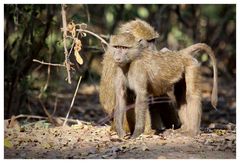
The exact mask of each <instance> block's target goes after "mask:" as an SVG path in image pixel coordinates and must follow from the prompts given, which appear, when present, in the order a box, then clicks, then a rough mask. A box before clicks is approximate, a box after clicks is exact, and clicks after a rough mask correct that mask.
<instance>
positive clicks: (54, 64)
mask: <svg viewBox="0 0 240 163" xmlns="http://www.w3.org/2000/svg"><path fill="white" fill-rule="evenodd" d="M33 62H37V63H41V64H43V65H49V66H58V67H65V65H63V64H58V63H47V62H44V61H39V60H37V59H33Z"/></svg>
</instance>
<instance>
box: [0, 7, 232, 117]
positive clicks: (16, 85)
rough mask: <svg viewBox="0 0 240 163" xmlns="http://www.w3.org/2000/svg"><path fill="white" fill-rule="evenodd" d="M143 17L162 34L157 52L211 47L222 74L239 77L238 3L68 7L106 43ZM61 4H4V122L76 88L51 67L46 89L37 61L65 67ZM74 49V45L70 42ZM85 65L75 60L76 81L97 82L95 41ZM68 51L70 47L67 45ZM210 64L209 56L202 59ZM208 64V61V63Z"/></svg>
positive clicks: (86, 46) (87, 46)
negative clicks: (121, 26)
mask: <svg viewBox="0 0 240 163" xmlns="http://www.w3.org/2000/svg"><path fill="white" fill-rule="evenodd" d="M135 18H141V19H143V20H146V21H147V22H149V23H150V24H151V25H152V26H154V28H155V29H156V30H157V31H158V32H159V33H160V38H159V40H158V48H159V49H160V48H163V47H168V48H170V49H173V50H177V49H180V48H184V47H186V46H188V45H191V44H193V43H197V42H205V43H207V44H208V45H209V46H211V47H212V48H213V50H214V52H215V54H216V57H217V59H218V68H219V71H220V72H219V75H221V76H224V78H226V80H235V78H236V5H225V4H224V5H217V4H214V5H190V4H189V5H186V4H182V5H167V4H164V5H158V4H149V5H136V4H134V5H133V4H114V5H111V4H107V5H106V4H102V5H96V4H91V5H87V4H84V5H79V4H78V5H68V8H67V21H68V22H70V21H72V20H73V21H74V22H76V23H86V24H87V25H88V29H89V30H91V31H93V32H95V33H97V34H99V35H100V36H102V37H103V38H105V39H108V38H109V35H110V34H112V33H114V31H115V29H116V27H117V26H118V25H119V24H121V23H124V22H126V21H129V20H132V19H135ZM61 27H62V18H61V5H43V4H42V5H33V4H21V5H20V4H5V5H4V92H5V94H4V109H5V110H4V113H5V118H7V117H10V116H11V115H16V114H20V113H31V114H38V113H39V112H40V111H39V110H37V109H34V110H33V109H31V107H30V105H31V106H35V107H36V106H38V105H39V104H38V103H37V102H36V101H37V97H38V96H39V94H40V92H41V91H42V93H43V94H42V97H41V98H42V99H43V100H44V101H47V100H51V99H52V98H53V96H52V95H51V92H61V91H62V90H66V89H69V90H71V89H72V88H74V85H69V84H67V82H66V81H65V78H66V71H65V69H63V68H61V67H51V73H50V79H49V83H48V88H47V89H46V90H45V89H43V88H44V86H45V84H46V82H47V76H48V75H47V69H48V66H44V65H41V64H38V63H35V62H32V60H33V59H38V60H43V61H46V62H51V63H63V62H64V53H63V43H62V33H61ZM68 44H69V45H70V42H68ZM82 44H83V49H82V50H81V51H80V54H81V55H82V57H83V59H84V64H83V65H82V66H80V65H78V64H77V63H76V61H75V60H74V59H73V58H71V57H73V55H71V57H70V60H71V62H72V63H74V68H75V71H72V78H73V80H75V79H77V78H78V76H79V75H83V82H89V81H90V82H94V83H97V82H98V81H99V78H100V72H101V60H102V55H103V53H104V51H103V48H102V45H101V43H100V41H99V40H97V39H96V38H94V37H92V36H90V35H87V37H84V38H83V39H82ZM69 48H70V46H69ZM200 59H201V60H202V61H204V62H206V61H208V57H207V55H203V56H202V57H201V58H200ZM206 63H207V62H206Z"/></svg>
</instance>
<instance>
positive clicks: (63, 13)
mask: <svg viewBox="0 0 240 163" xmlns="http://www.w3.org/2000/svg"><path fill="white" fill-rule="evenodd" d="M65 8H66V5H62V23H63V46H64V54H65V66H66V69H67V79H68V83H69V84H71V83H72V82H71V74H70V69H71V67H70V61H69V58H68V50H67V42H66V37H67V19H66V11H65Z"/></svg>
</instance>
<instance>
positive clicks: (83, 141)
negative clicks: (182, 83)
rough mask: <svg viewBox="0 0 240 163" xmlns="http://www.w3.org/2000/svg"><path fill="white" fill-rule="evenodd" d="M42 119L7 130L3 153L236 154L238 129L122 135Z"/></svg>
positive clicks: (95, 156) (15, 155) (87, 125)
mask: <svg viewBox="0 0 240 163" xmlns="http://www.w3.org/2000/svg"><path fill="white" fill-rule="evenodd" d="M46 126H47V123H45V122H44V121H39V122H37V123H33V124H32V125H31V126H27V127H25V128H20V129H17V128H11V129H7V130H5V133H4V136H5V140H4V143H5V147H4V157H5V158H7V159H9V158H51V159H54V158H55V159H57V158H82V159H84V158H85V159H90V158H92V159H101V158H106V159H109V158H111V159H115V158H122V159H126V158H135V159H168V158H169V159H175V158H188V159H189V158H192V159H193V158H199V159H200V158H201V159H205V158H208V159H210V158H215V159H234V158H236V131H235V130H231V129H230V128H232V127H233V126H231V125H228V127H229V129H225V130H223V129H213V130H211V129H209V130H208V131H202V133H201V134H200V135H199V136H197V137H194V138H191V137H185V136H183V135H180V134H178V133H176V131H174V130H171V129H170V130H167V131H165V132H164V133H162V134H158V135H141V136H140V137H139V138H137V139H135V140H132V139H119V138H118V136H117V135H116V133H115V132H111V131H110V126H108V125H107V126H94V125H92V124H90V123H84V122H80V121H79V124H78V125H72V126H71V127H68V126H66V127H53V128H51V127H49V128H47V127H46Z"/></svg>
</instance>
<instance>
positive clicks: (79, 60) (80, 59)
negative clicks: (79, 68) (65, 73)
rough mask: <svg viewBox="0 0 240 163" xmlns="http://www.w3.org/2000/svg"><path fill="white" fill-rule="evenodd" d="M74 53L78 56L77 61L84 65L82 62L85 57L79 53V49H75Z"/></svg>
mask: <svg viewBox="0 0 240 163" xmlns="http://www.w3.org/2000/svg"><path fill="white" fill-rule="evenodd" d="M74 55H75V58H76V60H77V62H78V63H79V64H80V65H82V64H83V59H82V57H81V56H80V54H79V53H78V51H77V50H75V51H74Z"/></svg>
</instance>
